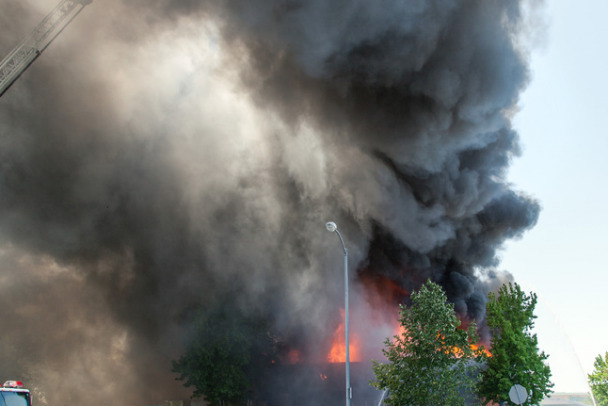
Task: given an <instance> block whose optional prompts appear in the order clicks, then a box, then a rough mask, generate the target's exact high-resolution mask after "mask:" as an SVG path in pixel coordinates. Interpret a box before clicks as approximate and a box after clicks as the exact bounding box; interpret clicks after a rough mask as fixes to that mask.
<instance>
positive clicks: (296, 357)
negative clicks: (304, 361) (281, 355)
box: [287, 348, 301, 364]
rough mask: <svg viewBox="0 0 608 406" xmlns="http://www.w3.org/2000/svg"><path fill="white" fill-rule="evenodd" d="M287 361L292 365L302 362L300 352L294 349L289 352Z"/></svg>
mask: <svg viewBox="0 0 608 406" xmlns="http://www.w3.org/2000/svg"><path fill="white" fill-rule="evenodd" d="M287 361H288V362H289V363H290V364H297V363H298V362H300V361H301V359H300V351H298V350H296V349H293V348H292V349H291V350H289V353H287Z"/></svg>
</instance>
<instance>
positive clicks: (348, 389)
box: [325, 221, 353, 406]
mask: <svg viewBox="0 0 608 406" xmlns="http://www.w3.org/2000/svg"><path fill="white" fill-rule="evenodd" d="M325 228H327V231H329V232H332V233H336V234H338V237H339V238H340V243H341V244H342V250H344V336H345V339H344V341H345V344H346V362H345V365H346V406H350V399H351V398H352V395H353V394H352V388H351V387H350V345H349V340H348V251H347V250H346V246H345V245H344V240H343V239H342V235H341V234H340V232H339V231H338V226H337V225H336V223H334V222H333V221H330V222H328V223H325Z"/></svg>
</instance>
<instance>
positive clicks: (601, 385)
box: [587, 352, 608, 406]
mask: <svg viewBox="0 0 608 406" xmlns="http://www.w3.org/2000/svg"><path fill="white" fill-rule="evenodd" d="M593 366H594V370H593V373H592V374H589V375H587V379H588V380H589V386H591V391H592V392H593V396H594V397H595V401H596V402H597V404H598V405H600V406H608V352H606V354H605V355H604V358H602V356H601V355H598V356H597V357H596V358H595V362H594V363H593Z"/></svg>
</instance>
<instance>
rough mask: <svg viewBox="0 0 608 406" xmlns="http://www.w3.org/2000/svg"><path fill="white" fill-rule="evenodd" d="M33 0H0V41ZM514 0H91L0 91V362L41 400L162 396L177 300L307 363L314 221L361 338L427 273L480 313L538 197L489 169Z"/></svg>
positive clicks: (510, 51) (505, 122)
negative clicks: (257, 322) (225, 315)
mask: <svg viewBox="0 0 608 406" xmlns="http://www.w3.org/2000/svg"><path fill="white" fill-rule="evenodd" d="M54 5H55V0H37V1H33V0H32V1H28V2H23V1H14V0H0V7H1V9H2V10H3V12H2V13H1V14H0V52H1V53H2V55H6V54H7V53H8V52H9V51H10V49H11V48H12V47H13V46H15V45H16V43H17V42H18V41H19V40H20V39H21V38H23V37H24V36H25V35H26V34H27V33H28V32H29V31H30V30H31V29H32V28H33V27H34V26H35V25H36V24H37V23H38V21H40V20H41V19H42V18H43V17H44V15H45V14H46V13H47V12H48V11H49V10H50V9H52V7H54ZM537 6H538V4H537V2H533V1H530V2H524V1H521V2H517V1H510V2H488V1H485V0H461V1H450V2H445V1H431V0H426V1H422V0H410V1H405V0H403V1H375V2H370V1H363V0H358V1H344V0H339V1H337V0H335V1H331V2H330V1H321V0H310V1H305V2H304V1H295V0H291V1H287V0H265V1H256V2H250V1H238V0H229V1H222V2H215V1H186V0H174V1H169V0H155V1H149V0H146V1H143V0H139V1H135V0H132V1H128V2H126V1H125V2H123V1H121V0H95V1H94V2H93V3H92V4H91V5H89V6H87V7H86V8H85V9H84V11H83V12H82V13H81V14H80V15H79V16H78V17H77V18H76V19H75V20H74V21H73V22H72V24H71V25H70V26H69V27H68V28H67V29H66V30H65V31H64V32H63V33H62V34H61V35H60V37H59V38H58V39H57V40H56V41H55V42H54V43H53V44H52V45H51V46H50V47H49V48H48V49H47V51H45V53H44V54H43V55H42V56H41V57H40V58H39V59H38V60H37V61H36V62H35V63H34V64H33V65H32V66H31V67H30V69H29V70H28V71H27V72H26V73H25V74H24V75H23V76H22V77H21V78H20V79H19V80H18V82H17V83H16V84H15V85H14V86H13V87H12V88H11V89H10V90H9V91H8V92H7V93H6V94H5V95H4V97H2V99H0V156H1V159H0V293H1V294H0V305H2V308H3V309H5V317H4V318H3V321H2V323H3V332H4V334H3V336H2V339H0V353H1V354H2V357H3V365H2V367H0V378H2V379H13V378H20V377H22V376H25V377H26V378H27V379H28V380H29V381H30V382H31V383H32V385H31V386H34V389H35V390H36V393H37V396H38V399H39V401H40V402H41V403H42V404H46V403H48V404H52V403H57V402H64V403H65V402H72V403H75V402H78V403H79V404H83V405H85V406H86V405H89V404H91V405H92V404H95V405H99V404H103V403H107V404H113V403H115V400H116V399H117V398H120V399H121V403H125V404H127V403H130V404H150V403H152V402H158V401H159V400H162V399H169V398H179V397H181V398H184V397H185V396H187V393H186V394H184V393H185V392H184V391H183V390H182V389H181V388H180V384H179V383H177V382H175V381H174V380H173V379H174V375H172V374H171V373H170V360H171V359H175V358H177V357H178V356H179V355H180V354H181V352H182V351H183V349H184V344H185V343H187V340H188V337H189V334H190V328H189V327H190V323H189V322H190V320H191V316H192V314H193V310H194V309H195V308H196V307H197V306H199V305H202V306H204V307H205V306H207V307H213V306H226V305H230V306H233V307H234V309H235V311H240V312H248V311H257V312H261V313H262V314H265V315H267V317H269V319H271V320H272V323H273V328H274V330H275V333H276V334H278V335H279V336H280V337H281V338H282V339H283V340H284V342H285V343H286V345H288V346H290V347H292V348H294V349H297V350H298V351H299V352H300V353H301V357H302V361H307V362H319V360H323V359H324V357H325V355H326V354H327V351H328V349H329V347H328V346H329V345H330V342H331V337H332V336H333V333H334V331H335V329H336V327H337V325H338V324H339V322H340V312H339V308H340V306H341V305H342V300H343V280H342V274H341V270H342V260H343V258H342V255H341V246H340V245H339V241H338V239H337V237H336V236H334V235H330V234H328V233H327V231H325V228H324V223H325V222H326V221H329V220H333V221H335V222H336V223H337V224H338V225H339V227H340V230H341V232H342V234H343V236H344V237H345V239H346V243H347V246H348V249H349V260H350V264H351V268H350V269H351V280H352V282H353V284H352V289H353V299H351V302H352V303H353V304H352V306H353V308H352V315H353V320H352V328H353V333H354V334H355V335H357V336H358V337H359V339H360V341H361V342H363V343H367V344H366V345H368V346H369V347H370V348H368V349H365V354H366V355H367V354H377V353H378V352H379V348H380V347H381V346H382V341H383V339H384V337H387V336H389V335H391V334H392V331H391V328H392V327H393V324H394V320H391V318H392V317H393V316H394V313H392V311H390V310H388V311H387V310H386V309H394V308H395V306H396V302H397V301H400V300H405V299H406V298H407V293H408V292H410V291H411V290H412V289H416V288H417V287H418V286H419V285H420V284H421V283H423V282H424V281H426V279H428V278H431V279H432V280H434V281H436V282H438V283H440V284H441V285H442V286H443V287H444V288H445V289H446V291H447V292H448V295H449V298H450V300H452V301H453V302H454V303H455V304H456V308H457V310H458V312H459V313H460V314H461V315H462V316H463V317H465V318H467V319H476V320H478V322H481V323H482V322H483V317H484V310H483V309H484V306H485V297H486V294H487V292H488V291H489V290H491V289H493V288H495V287H496V286H497V285H498V284H500V283H501V281H502V280H505V279H508V278H510V276H509V274H507V273H504V272H499V271H498V270H497V267H498V266H499V252H500V248H501V247H502V244H503V243H504V242H505V241H507V240H508V239H512V238H517V237H519V236H521V234H522V233H523V232H524V231H526V230H527V229H529V228H530V227H532V226H533V225H534V224H535V222H536V220H537V217H538V213H539V204H538V203H537V202H536V201H535V200H534V199H533V198H531V197H529V196H527V195H525V194H523V193H521V192H518V191H514V190H513V189H512V187H511V185H509V184H508V182H507V180H506V174H507V170H508V167H509V163H510V162H511V160H512V159H513V158H514V157H516V156H517V155H519V154H520V147H519V141H518V134H517V133H516V132H515V131H514V130H513V128H512V126H511V119H512V116H513V114H514V113H515V112H516V109H517V101H518V95H519V94H520V92H521V91H522V89H523V88H524V87H525V85H526V84H527V81H528V80H529V72H528V68H527V64H526V55H527V52H528V50H527V48H526V41H525V38H526V34H527V30H528V24H529V23H530V19H529V13H528V11H526V10H531V9H534V8H535V7H537ZM389 282H390V284H391V286H396V287H397V290H398V291H399V292H400V293H398V294H397V295H396V296H395V295H394V294H392V293H388V290H386V288H384V287H383V286H385V285H386V284H387V283H389ZM391 323H393V324H391ZM370 326H373V328H370ZM370 356H371V355H370ZM16 375H19V376H16ZM26 378H23V379H26ZM74 383H76V384H74Z"/></svg>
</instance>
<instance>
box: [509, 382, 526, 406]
mask: <svg viewBox="0 0 608 406" xmlns="http://www.w3.org/2000/svg"><path fill="white" fill-rule="evenodd" d="M509 399H511V402H513V403H515V404H516V405H523V404H524V402H525V401H526V399H528V393H527V392H526V388H524V387H523V386H521V385H518V384H515V385H513V386H511V390H509Z"/></svg>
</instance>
